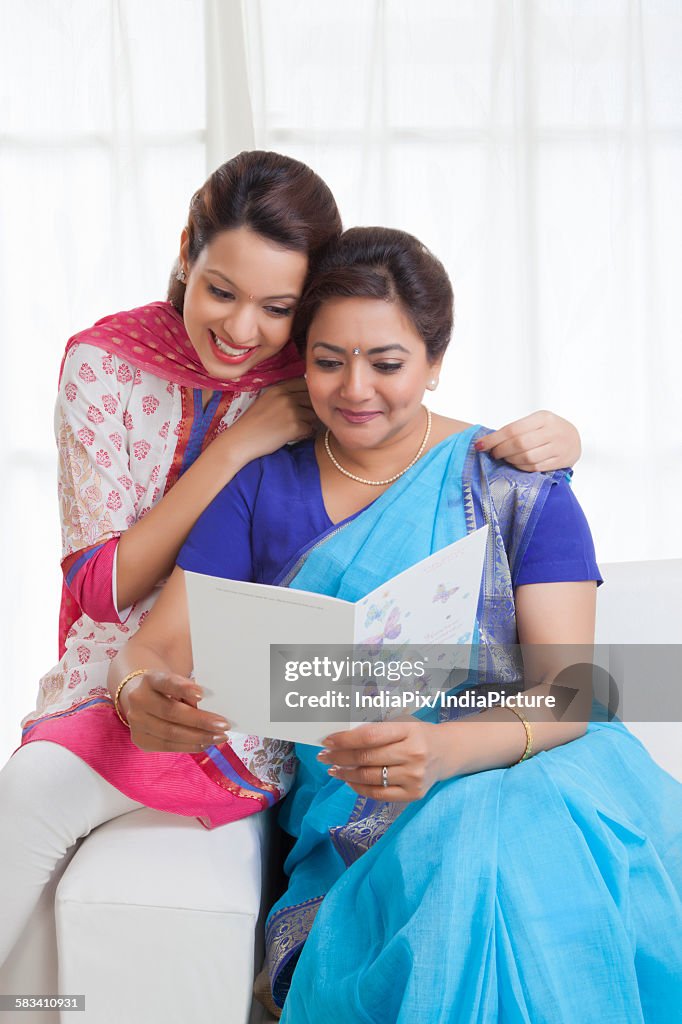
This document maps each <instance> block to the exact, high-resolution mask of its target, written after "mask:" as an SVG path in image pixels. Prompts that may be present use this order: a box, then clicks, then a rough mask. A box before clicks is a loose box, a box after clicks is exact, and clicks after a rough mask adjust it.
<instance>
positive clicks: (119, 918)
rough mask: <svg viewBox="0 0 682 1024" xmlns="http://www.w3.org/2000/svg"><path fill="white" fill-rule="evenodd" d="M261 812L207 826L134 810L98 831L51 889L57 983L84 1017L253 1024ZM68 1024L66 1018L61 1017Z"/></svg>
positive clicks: (139, 1022)
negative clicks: (77, 998) (76, 999)
mask: <svg viewBox="0 0 682 1024" xmlns="http://www.w3.org/2000/svg"><path fill="white" fill-rule="evenodd" d="M270 827H271V818H270V815H268V814H255V815H253V816H252V817H249V818H245V819H243V820H241V821H236V822H232V823H231V824H229V825H225V826H223V827H221V828H218V829H214V830H213V831H207V830H205V829H204V828H202V826H201V825H199V824H198V822H197V821H195V820H194V819H192V818H184V817H180V816H178V815H170V814H163V813H161V812H158V811H152V810H148V809H146V808H145V809H142V810H139V811H133V812H131V813H130V814H126V815H123V816H122V817H120V818H117V819H115V820H114V821H111V822H108V823H107V824H105V825H102V826H101V827H100V828H98V829H96V830H95V831H94V832H93V833H92V834H91V835H90V836H89V837H88V838H87V840H86V841H85V842H83V844H82V845H81V847H80V849H79V850H78V853H77V855H76V857H75V858H74V859H73V860H72V862H71V864H70V865H69V867H68V868H67V870H66V872H65V874H64V876H63V878H62V880H61V882H60V884H59V887H58V889H57V897H56V919H57V941H58V946H59V989H60V991H61V992H66V993H84V994H85V1000H86V1002H85V1006H86V1010H85V1014H84V1015H83V1017H84V1019H85V1021H88V1022H91V1024H123V1022H125V1024H157V1022H158V1024H162V1022H163V1024H176V1022H177V1024H187V1022H188V1021H192V1020H200V1019H202V1018H205V1019H210V1020H212V1021H216V1022H219V1021H223V1022H225V1024H247V1022H249V1021H251V1024H256V1021H259V1022H260V1020H261V1019H262V1017H261V1014H260V1013H259V1012H258V1011H257V1010H255V1011H254V1015H253V1016H251V1017H250V1009H251V986H252V981H253V976H254V966H255V965H258V967H260V965H261V963H262V955H263V951H262V928H261V927H257V923H258V919H259V916H260V914H261V892H262V890H263V877H262V876H263V870H264V867H265V865H266V862H267V855H266V852H265V847H266V844H267V840H268V834H269V832H270ZM69 1019H70V1017H69Z"/></svg>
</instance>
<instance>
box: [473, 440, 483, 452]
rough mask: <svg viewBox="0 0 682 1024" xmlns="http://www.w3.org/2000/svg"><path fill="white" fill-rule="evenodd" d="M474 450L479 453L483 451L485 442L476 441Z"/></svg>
mask: <svg viewBox="0 0 682 1024" xmlns="http://www.w3.org/2000/svg"><path fill="white" fill-rule="evenodd" d="M474 448H475V449H476V451H477V452H482V451H483V441H474Z"/></svg>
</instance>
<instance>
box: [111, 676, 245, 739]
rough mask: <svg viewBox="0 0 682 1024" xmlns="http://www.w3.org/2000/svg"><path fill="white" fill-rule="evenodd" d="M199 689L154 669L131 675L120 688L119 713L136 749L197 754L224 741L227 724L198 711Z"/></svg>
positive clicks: (178, 677) (184, 680)
mask: <svg viewBox="0 0 682 1024" xmlns="http://www.w3.org/2000/svg"><path fill="white" fill-rule="evenodd" d="M201 696H202V694H201V689H200V687H198V686H197V684H196V683H195V682H194V681H193V680H192V679H185V678H184V677H183V676H179V675H175V674H174V673H170V672H164V671H157V672H145V674H144V675H140V676H135V678H133V679H131V680H130V682H129V683H126V685H125V686H124V687H123V690H122V691H121V695H120V698H119V706H120V708H121V712H122V713H123V715H124V717H125V718H126V720H127V722H128V725H129V726H130V735H131V739H132V741H133V743H134V744H135V745H136V746H137V747H139V748H140V750H159V751H176V752H182V753H197V752H198V751H201V750H205V749H206V747H210V746H213V745H214V744H216V743H224V742H225V732H226V731H227V730H228V729H229V727H230V726H229V723H228V722H226V721H225V719H224V718H222V717H221V716H220V715H214V714H212V713H211V712H209V711H200V710H199V709H198V707H197V703H198V701H199V700H201Z"/></svg>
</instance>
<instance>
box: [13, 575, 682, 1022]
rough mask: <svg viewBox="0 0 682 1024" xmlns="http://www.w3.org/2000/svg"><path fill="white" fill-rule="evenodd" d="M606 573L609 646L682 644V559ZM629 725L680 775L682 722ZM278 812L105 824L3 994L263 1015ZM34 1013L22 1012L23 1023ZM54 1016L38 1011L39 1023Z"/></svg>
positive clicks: (603, 602) (30, 936) (114, 1009)
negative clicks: (207, 823)
mask: <svg viewBox="0 0 682 1024" xmlns="http://www.w3.org/2000/svg"><path fill="white" fill-rule="evenodd" d="M603 571H604V577H605V579H606V581H607V582H606V583H605V584H604V586H603V587H601V588H600V593H599V599H598V621H597V640H598V641H599V642H600V643H668V644H671V643H682V614H680V611H681V607H680V605H681V599H680V594H681V593H682V559H681V560H677V561H662V562H640V563H634V562H633V563H620V564H615V565H607V566H604V567H603ZM633 731H635V732H636V733H637V734H638V735H639V736H640V738H641V739H642V740H643V741H644V742H645V743H646V744H647V746H648V747H649V749H650V751H651V753H652V754H653V756H654V757H655V758H656V759H657V760H658V761H659V762H660V763H661V764H662V765H663V767H665V768H666V769H667V770H668V771H670V772H671V773H672V774H674V775H676V776H677V777H678V778H679V779H680V780H682V743H681V742H680V740H682V726H681V725H680V723H674V724H666V723H645V724H641V723H639V724H635V725H633ZM271 815H272V812H271V813H270V816H266V815H256V816H255V817H251V818H248V819H245V820H243V821H238V822H235V823H233V824H230V825H226V826H225V827H223V828H220V829H216V830H215V831H212V832H207V831H205V830H204V829H203V828H201V826H199V825H198V824H197V823H196V822H195V821H194V820H193V819H187V818H181V817H177V816H174V815H167V814H162V813H160V812H155V811H150V810H140V811H135V812H133V813H131V814H127V815H125V816H124V817H122V818H118V819H117V820H115V821H112V822H110V823H108V824H106V825H102V826H101V827H100V828H98V829H96V830H95V831H94V832H93V833H92V834H91V835H90V836H88V838H87V839H85V840H84V841H83V842H82V843H81V844H80V847H79V849H78V850H77V852H76V854H75V856H73V858H72V859H71V861H70V863H69V864H68V866H67V867H66V870H65V871H64V872H63V875H62V877H61V880H55V886H56V898H55V892H54V887H53V889H52V891H50V892H48V893H46V894H45V897H44V899H43V901H42V903H41V906H40V908H39V910H38V911H37V913H36V915H35V916H34V919H33V921H32V922H31V923H30V925H29V927H28V928H27V930H26V932H25V934H24V936H23V938H22V942H21V943H20V945H19V946H18V947H17V950H16V951H15V954H14V955H13V956H12V958H11V960H10V961H9V962H8V964H6V965H5V968H4V969H3V971H2V973H1V974H0V992H3V993H19V992H25V993H30V992H38V991H40V990H42V991H43V992H46V991H51V992H57V991H59V992H62V993H65V994H68V993H84V994H85V996H86V1011H85V1014H84V1015H83V1018H81V1017H79V1018H78V1020H83V1019H84V1020H85V1021H86V1022H91V1024H187V1022H188V1021H192V1020H194V1019H207V1020H212V1021H216V1022H223V1024H247V1022H248V1024H265V1021H267V1020H268V1019H269V1018H268V1016H267V1014H265V1013H264V1012H263V1011H262V1010H261V1008H260V1007H259V1006H258V1005H255V1006H252V1003H251V986H252V981H253V975H254V970H258V968H259V967H260V964H261V961H262V930H263V929H262V917H263V911H264V909H265V904H267V903H268V901H269V898H270V897H269V895H266V896H263V897H262V894H263V893H264V892H265V891H266V888H267V887H266V886H265V887H264V884H263V880H264V878H266V877H267V876H268V873H269V869H268V867H267V861H268V850H269V848H270V843H269V832H270V830H271V828H272V825H273V821H272V817H271ZM57 882H58V885H57ZM54 908H56V915H55V913H54ZM55 916H56V936H57V945H58V950H59V953H58V966H57V955H56V946H55V940H54V935H55ZM57 975H58V976H57ZM32 1016H33V1015H31V1014H29V1013H28V1012H27V1013H23V1012H22V1014H21V1018H20V1019H21V1022H22V1024H31V1017H32ZM63 1019H64V1020H66V1021H70V1020H71V1019H72V1018H71V1017H70V1016H69V1017H64V1018H63ZM56 1020H57V1018H56V1017H54V1016H52V1015H51V1014H48V1013H45V1012H41V1013H40V1015H38V1014H36V1015H35V1021H36V1022H37V1024H50V1022H51V1021H52V1024H55V1022H56Z"/></svg>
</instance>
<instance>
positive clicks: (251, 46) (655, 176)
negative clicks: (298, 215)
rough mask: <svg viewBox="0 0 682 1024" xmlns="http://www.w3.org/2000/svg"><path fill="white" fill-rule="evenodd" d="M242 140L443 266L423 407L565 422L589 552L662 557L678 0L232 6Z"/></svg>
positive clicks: (678, 118) (675, 505)
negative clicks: (241, 38)
mask: <svg viewBox="0 0 682 1024" xmlns="http://www.w3.org/2000/svg"><path fill="white" fill-rule="evenodd" d="M243 8H244V15H245V20H246V29H247V40H248V51H249V70H250V77H251V93H252V105H253V112H254V124H255V141H256V144H257V145H259V146H264V147H268V148H272V149H277V150H281V151H284V152H287V153H289V154H291V155H293V156H297V157H299V158H301V159H303V160H305V161H306V162H308V163H310V164H311V165H312V166H313V167H315V169H316V170H318V171H320V173H321V174H322V175H323V176H324V177H325V178H326V180H327V181H328V182H329V184H330V185H331V187H332V189H333V190H334V192H335V194H336V195H337V198H338V200H339V203H340V205H341V211H342V214H343V216H344V220H345V223H346V224H347V225H351V224H355V223H364V224H369V223H381V224H389V225H393V226H396V227H398V226H399V227H402V228H406V229H407V230H410V231H412V232H414V233H415V234H416V235H418V236H419V237H420V238H422V239H423V240H424V241H425V242H427V244H429V245H430V246H431V248H432V249H433V250H434V251H435V252H436V253H437V254H438V255H439V256H440V257H441V258H442V259H443V260H444V262H445V264H446V266H447V267H448V270H449V272H450V274H451V276H452V279H453V283H454V287H455V296H456V307H457V316H456V330H455V336H454V340H453V344H452V347H451V351H450V353H449V355H448V360H447V365H446V370H445V372H444V374H443V377H442V384H441V387H440V388H439V390H438V392H437V395H436V398H435V401H434V405H435V406H437V408H438V409H439V410H440V411H444V412H445V411H450V412H451V413H452V414H455V415H457V416H459V417H462V418H467V419H472V420H475V421H480V422H484V423H486V424H489V425H491V426H492V425H496V424H498V425H499V424H501V423H502V422H503V421H505V420H508V419H511V418H514V417H517V416H519V415H521V414H523V413H524V412H528V411H530V410H531V409H533V408H538V407H550V408H553V409H555V410H557V411H559V412H562V413H563V414H564V415H566V416H568V417H570V418H571V419H573V420H574V421H575V422H576V423H577V424H578V425H579V427H580V429H581V432H582V435H583V438H584V447H585V455H584V456H583V459H582V461H581V462H580V464H579V467H578V472H577V474H576V481H575V489H576V492H577V493H578V495H579V497H580V498H581V500H582V502H583V505H584V506H585V508H586V511H587V513H588V515H589V518H590V521H591V524H592V527H593V530H594V533H595V537H596V540H597V545H598V552H599V555H600V557H601V558H602V560H604V561H606V560H627V559H635V558H663V557H670V556H673V555H674V556H678V557H679V556H680V555H682V541H681V540H680V530H679V528H678V523H679V515H680V513H679V509H680V507H681V505H682V473H681V472H680V470H681V469H682V422H681V420H680V417H679V415H678V406H679V400H678V389H679V381H680V379H681V377H682V347H681V346H680V340H681V337H682V332H681V327H682V317H681V315H680V304H679V302H678V301H677V294H678V291H679V284H678V282H679V280H680V279H681V278H682V244H681V239H682V190H680V181H682V5H680V4H679V3H678V2H676V0H641V2H637V0H600V2H599V3H597V4H595V3H593V2H592V0H475V2H474V0H471V2H465V0H455V2H453V0H422V2H421V3H419V4H417V3H414V2H413V0H346V2H345V3H343V4H320V3H317V2H316V0H288V2H287V3H286V4H282V3H279V2H277V0H247V2H245V3H244V4H243Z"/></svg>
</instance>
